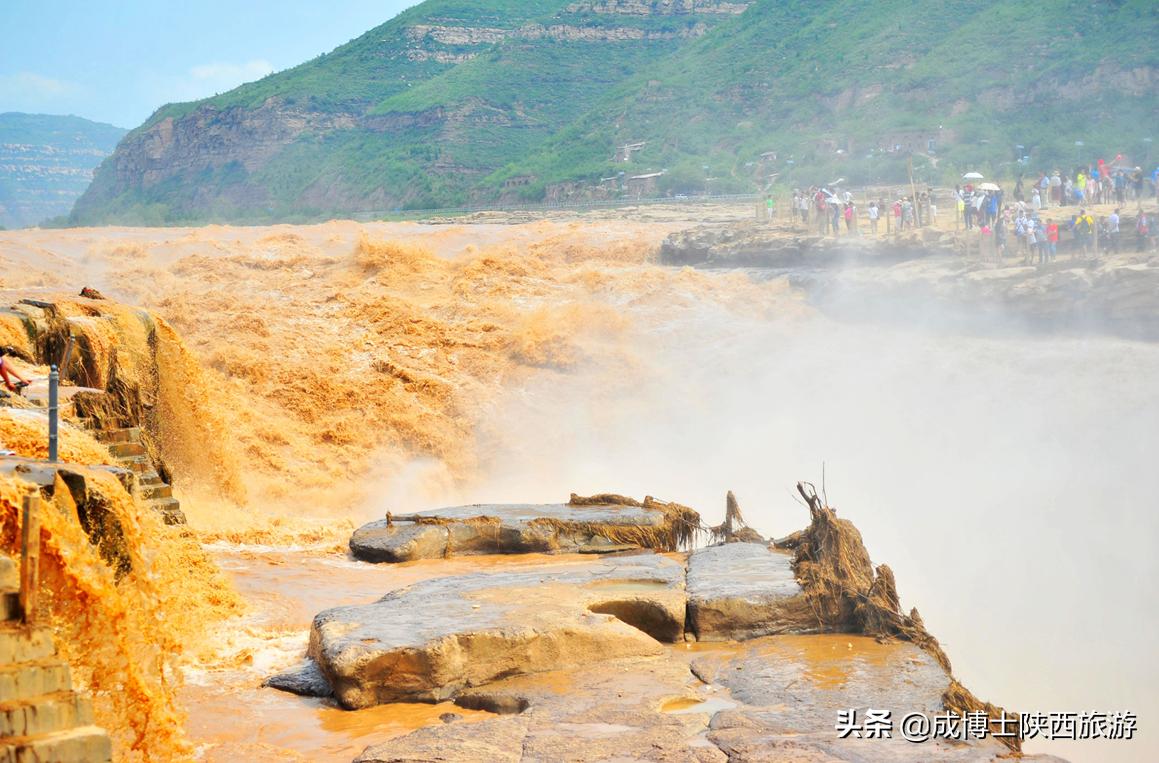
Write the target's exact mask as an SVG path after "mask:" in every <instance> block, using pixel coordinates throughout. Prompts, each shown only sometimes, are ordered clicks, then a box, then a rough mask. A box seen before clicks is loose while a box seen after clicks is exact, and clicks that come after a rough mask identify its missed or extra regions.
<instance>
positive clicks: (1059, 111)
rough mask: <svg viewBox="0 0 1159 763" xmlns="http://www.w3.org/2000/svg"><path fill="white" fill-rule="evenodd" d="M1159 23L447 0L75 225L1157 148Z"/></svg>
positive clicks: (123, 170)
mask: <svg viewBox="0 0 1159 763" xmlns="http://www.w3.org/2000/svg"><path fill="white" fill-rule="evenodd" d="M1157 31H1159V6H1156V5H1155V4H1154V3H1151V2H1147V1H1146V0H1125V1H1123V2H1109V1H1104V2H1093V3H1092V2H1090V1H1089V0H1088V1H1087V2H1072V1H1071V0H1061V1H1060V2H1057V3H1053V4H1049V5H1046V6H1044V5H1042V4H1035V3H1027V2H1018V3H1010V2H997V1H996V0H969V1H965V0H947V1H946V2H941V3H932V4H924V5H920V6H914V5H913V4H911V3H905V2H900V0H881V1H880V2H875V3H862V2H853V0H835V1H833V2H816V1H814V2H803V1H797V0H779V1H776V2H774V1H773V0H756V1H755V2H741V1H737V2H720V1H717V0H594V1H589V2H561V1H560V0H549V1H546V2H526V1H521V0H486V1H485V2H466V1H465V0H427V2H424V3H422V4H420V5H418V6H416V7H414V8H412V9H410V10H408V11H406V12H404V13H402V14H400V15H399V16H398V17H396V18H395V19H393V20H391V21H389V22H387V23H386V24H383V25H382V26H380V27H377V28H376V29H373V30H371V31H370V32H367V33H366V34H365V35H363V36H362V37H359V38H358V39H356V40H353V41H351V42H350V43H348V44H346V45H344V46H342V47H340V48H338V49H336V50H335V51H333V52H331V53H329V54H327V55H324V56H320V57H318V58H316V59H314V60H313V61H310V62H307V63H305V64H302V65H300V66H298V67H295V68H293V69H289V70H287V71H284V72H280V73H277V74H274V75H271V76H269V77H266V78H265V79H263V80H261V81H259V82H255V83H251V84H248V85H244V86H242V87H240V88H237V89H236V90H233V91H231V92H229V93H225V94H223V95H220V96H217V97H216V98H212V99H208V100H205V101H200V102H197V103H187V104H175V105H170V106H166V107H164V108H162V109H160V110H159V111H158V112H157V113H156V114H154V115H153V116H152V117H151V118H150V119H149V121H148V122H146V124H145V125H143V126H141V127H140V128H138V129H137V130H134V131H133V132H132V133H131V134H130V135H129V136H127V137H126V139H125V140H124V141H123V142H122V144H121V145H120V147H119V148H118V150H117V152H116V154H115V155H114V156H113V157H111V158H110V159H109V160H108V161H106V162H105V163H104V165H102V167H101V168H100V170H99V171H98V173H97V176H96V179H95V181H94V183H93V186H92V187H91V189H90V190H89V192H88V193H87V194H86V195H85V197H84V198H83V199H82V200H81V201H80V202H79V203H78V204H77V207H76V209H75V211H74V215H73V220H74V221H75V222H78V223H87V222H103V221H117V222H128V223H167V222H183V221H202V220H210V219H213V220H233V221H263V220H271V219H278V220H304V219H312V218H319V217H326V216H335V215H345V214H381V213H385V212H389V211H391V210H397V209H405V208H426V207H442V206H457V205H464V204H472V203H476V204H477V203H495V202H501V201H505V202H510V201H538V200H543V199H548V200H568V199H586V198H593V197H595V198H608V197H613V198H614V197H617V196H621V195H625V194H629V195H635V194H641V193H643V194H664V193H701V192H705V191H707V192H713V193H717V192H737V191H755V190H760V189H762V188H764V187H766V186H767V185H768V184H769V183H770V182H781V183H789V182H794V181H799V182H812V181H814V180H825V179H827V176H828V175H829V174H830V173H840V174H842V175H844V176H846V177H848V178H850V179H851V180H853V181H854V182H870V181H883V180H897V179H900V178H901V177H902V176H903V175H904V173H905V169H904V168H905V165H906V159H908V158H909V157H910V156H911V155H912V156H914V159H915V161H914V164H915V166H916V168H917V172H918V174H919V175H920V176H921V178H922V179H925V180H930V181H934V180H938V179H949V178H952V177H955V176H956V175H958V174H960V173H961V171H962V170H963V169H964V168H967V167H969V168H971V169H981V170H982V171H984V172H986V173H987V174H995V173H996V174H1004V175H1011V174H1014V173H1015V172H1016V171H1018V170H1019V166H1018V165H1016V164H1014V161H1015V159H1016V158H1017V157H1019V156H1021V155H1028V156H1029V157H1030V162H1029V166H1032V167H1039V168H1044V167H1046V166H1047V165H1051V164H1060V165H1068V164H1073V163H1074V162H1076V161H1079V160H1080V159H1081V160H1083V161H1088V160H1090V159H1091V158H1093V157H1095V156H1106V157H1108V158H1110V157H1112V156H1114V155H1115V154H1117V153H1124V154H1127V155H1128V156H1129V157H1132V158H1135V159H1136V161H1137V162H1138V163H1140V164H1141V163H1143V162H1145V161H1149V160H1151V159H1153V158H1155V157H1151V156H1148V152H1149V149H1150V143H1149V142H1147V141H1145V140H1144V139H1145V138H1150V137H1152V135H1151V131H1152V128H1153V125H1154V123H1155V117H1156V112H1157V100H1156V97H1155V93H1156V85H1157V84H1159V83H1157V77H1156V72H1157V71H1159V52H1157V50H1159V49H1157V48H1156V46H1155V45H1154V42H1153V41H1154V39H1155V35H1156V32H1157ZM1076 142H1077V143H1076ZM626 144H631V145H633V146H634V149H633V150H632V151H631V152H627V153H630V156H629V158H628V159H627V160H626V161H625V160H624V154H625V153H626V152H624V151H622V150H621V147H623V146H625V145H626ZM640 144H642V145H640ZM1080 144H1081V145H1080ZM1019 146H1021V147H1022V148H1018V147H1019ZM659 172H663V174H662V175H659V176H658V177H656V178H652V179H649V180H640V181H632V180H630V179H631V178H632V177H634V176H639V175H651V174H653V173H659ZM620 173H623V174H622V175H621V174H620Z"/></svg>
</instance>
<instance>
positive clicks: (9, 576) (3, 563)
mask: <svg viewBox="0 0 1159 763" xmlns="http://www.w3.org/2000/svg"><path fill="white" fill-rule="evenodd" d="M19 590H20V563H19V562H17V561H16V560H15V559H13V558H12V557H11V556H8V555H7V554H0V591H19Z"/></svg>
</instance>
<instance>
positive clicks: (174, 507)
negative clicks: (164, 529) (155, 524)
mask: <svg viewBox="0 0 1159 763" xmlns="http://www.w3.org/2000/svg"><path fill="white" fill-rule="evenodd" d="M145 505H146V506H148V507H149V508H151V509H152V510H153V511H156V512H157V513H158V514H160V515H161V519H163V520H164V522H165V524H167V525H183V524H185V512H183V511H182V510H181V502H180V501H178V500H177V499H176V498H158V499H156V500H152V501H145Z"/></svg>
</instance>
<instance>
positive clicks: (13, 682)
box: [0, 659, 72, 702]
mask: <svg viewBox="0 0 1159 763" xmlns="http://www.w3.org/2000/svg"><path fill="white" fill-rule="evenodd" d="M70 689H72V678H71V675H70V673H69V670H68V663H67V662H61V661H60V660H56V659H47V660H34V661H32V662H22V663H18V664H16V665H0V697H3V698H4V699H5V700H6V701H9V702H10V701H12V700H18V699H32V698H33V697H39V696H41V695H42V694H55V693H57V692H61V691H69V690H70Z"/></svg>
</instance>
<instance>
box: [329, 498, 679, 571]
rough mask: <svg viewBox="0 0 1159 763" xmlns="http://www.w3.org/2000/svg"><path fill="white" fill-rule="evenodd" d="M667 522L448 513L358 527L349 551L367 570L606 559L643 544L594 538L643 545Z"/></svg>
mask: <svg viewBox="0 0 1159 763" xmlns="http://www.w3.org/2000/svg"><path fill="white" fill-rule="evenodd" d="M667 521H668V518H667V517H666V515H665V513H664V512H663V511H662V510H660V509H657V508H651V507H646V506H613V505H604V506H598V505H596V506H575V505H571V504H478V505H472V506H454V507H450V508H445V509H435V510H433V511H424V512H419V513H417V514H408V515H403V516H398V517H392V518H391V519H389V520H388V519H380V520H376V521H374V522H370V523H369V524H366V525H363V526H362V527H360V528H358V530H356V531H355V532H354V535H353V536H352V537H351V538H350V551H351V553H352V554H353V555H354V557H355V558H357V559H361V560H363V561H367V562H407V561H412V560H415V559H439V558H442V557H445V556H461V555H466V554H522V553H536V552H542V553H551V552H580V553H611V552H615V551H623V550H626V549H628V548H632V547H633V546H636V545H643V544H639V543H635V544H634V543H625V542H617V541H616V540H614V539H612V538H608V537H606V535H603V534H601V532H603V533H608V534H617V533H622V534H624V535H628V536H631V535H633V534H638V535H639V536H640V537H641V538H643V537H644V536H646V535H647V534H649V533H658V532H662V531H663V529H664V527H665V525H666V523H667Z"/></svg>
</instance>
